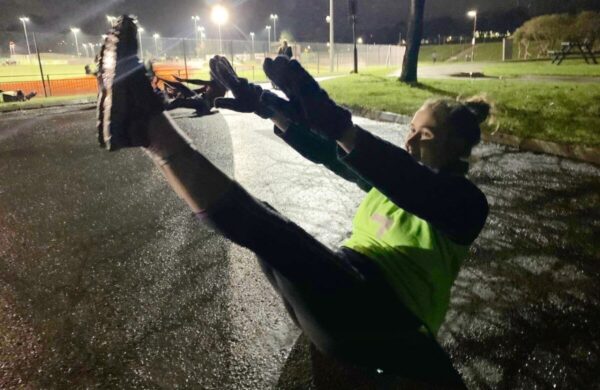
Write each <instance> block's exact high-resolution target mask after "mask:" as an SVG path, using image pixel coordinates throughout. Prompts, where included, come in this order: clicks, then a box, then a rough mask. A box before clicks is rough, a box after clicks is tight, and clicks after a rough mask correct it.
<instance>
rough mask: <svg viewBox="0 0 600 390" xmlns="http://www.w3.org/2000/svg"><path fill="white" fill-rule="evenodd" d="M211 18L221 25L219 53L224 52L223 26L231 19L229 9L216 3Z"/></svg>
mask: <svg viewBox="0 0 600 390" xmlns="http://www.w3.org/2000/svg"><path fill="white" fill-rule="evenodd" d="M210 19H211V20H212V21H213V23H215V24H216V25H217V26H218V27H219V53H222V52H223V40H222V38H221V26H222V25H224V24H225V23H227V21H228V20H229V11H227V8H225V7H223V6H222V5H215V6H214V7H213V9H212V11H211V13H210Z"/></svg>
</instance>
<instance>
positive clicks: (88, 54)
mask: <svg viewBox="0 0 600 390" xmlns="http://www.w3.org/2000/svg"><path fill="white" fill-rule="evenodd" d="M81 46H83V50H85V56H86V57H89V56H90V53H89V52H88V47H87V43H82V44H81Z"/></svg>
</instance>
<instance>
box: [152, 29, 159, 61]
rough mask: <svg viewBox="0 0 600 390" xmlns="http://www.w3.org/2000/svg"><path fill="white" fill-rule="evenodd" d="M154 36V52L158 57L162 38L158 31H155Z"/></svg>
mask: <svg viewBox="0 0 600 390" xmlns="http://www.w3.org/2000/svg"><path fill="white" fill-rule="evenodd" d="M152 38H154V54H155V55H156V58H158V38H160V35H159V34H158V33H154V35H152Z"/></svg>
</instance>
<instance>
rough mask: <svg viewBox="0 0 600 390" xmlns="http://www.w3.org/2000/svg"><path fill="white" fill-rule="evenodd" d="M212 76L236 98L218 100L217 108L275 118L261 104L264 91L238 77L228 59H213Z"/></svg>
mask: <svg viewBox="0 0 600 390" xmlns="http://www.w3.org/2000/svg"><path fill="white" fill-rule="evenodd" d="M210 74H211V76H212V77H214V78H215V79H216V80H218V81H219V82H220V83H221V84H223V85H224V86H225V87H226V88H227V89H228V90H230V91H231V93H233V96H234V98H218V99H216V100H215V107H218V108H225V109H229V110H233V111H237V112H253V113H255V114H257V115H258V116H260V117H261V118H265V119H268V118H271V117H272V116H273V114H274V112H273V111H272V110H270V109H269V108H268V107H266V106H264V105H262V104H261V103H260V97H261V95H262V93H263V89H262V88H261V87H260V86H258V85H256V84H252V83H249V82H248V80H246V79H245V78H240V77H238V75H237V74H236V73H235V70H233V67H232V66H231V64H230V63H229V61H227V58H225V57H221V56H214V57H213V58H211V60H210Z"/></svg>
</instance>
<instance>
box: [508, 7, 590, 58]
mask: <svg viewBox="0 0 600 390" xmlns="http://www.w3.org/2000/svg"><path fill="white" fill-rule="evenodd" d="M514 40H515V43H517V45H518V57H519V58H523V59H528V58H533V57H535V58H541V57H545V56H548V52H549V51H550V50H557V49H559V48H560V43H561V42H564V41H571V42H582V43H583V42H585V43H589V44H590V45H591V46H592V47H595V46H596V44H597V43H599V42H600V13H599V12H591V11H585V12H582V13H580V14H579V15H568V14H552V15H542V16H538V17H535V18H533V19H530V20H528V21H527V22H525V23H524V24H523V25H522V26H521V27H519V28H518V29H517V31H515V34H514Z"/></svg>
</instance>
